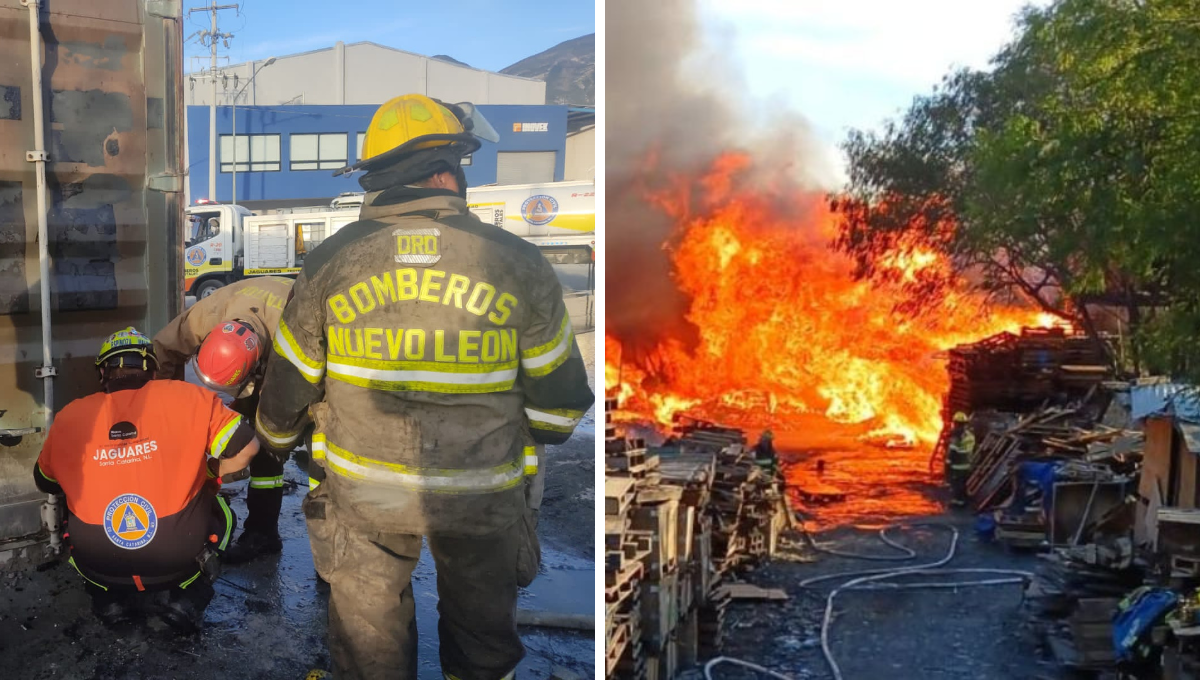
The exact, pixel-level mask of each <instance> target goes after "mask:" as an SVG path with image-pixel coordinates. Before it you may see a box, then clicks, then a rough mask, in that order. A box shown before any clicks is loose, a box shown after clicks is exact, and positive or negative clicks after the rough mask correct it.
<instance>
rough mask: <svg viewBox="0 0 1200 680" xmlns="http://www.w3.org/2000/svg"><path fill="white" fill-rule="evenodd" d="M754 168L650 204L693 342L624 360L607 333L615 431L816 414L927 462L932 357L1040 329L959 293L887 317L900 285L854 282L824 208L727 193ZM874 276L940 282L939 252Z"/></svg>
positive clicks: (938, 379)
mask: <svg viewBox="0 0 1200 680" xmlns="http://www.w3.org/2000/svg"><path fill="white" fill-rule="evenodd" d="M749 165H750V161H749V159H748V158H746V157H745V156H742V155H736V154H729V155H725V156H723V157H721V158H720V159H719V160H718V161H717V162H716V163H715V165H714V166H713V168H712V169H711V170H710V171H709V172H708V173H707V174H706V175H705V176H703V177H700V178H691V180H690V181H689V178H683V181H682V182H680V183H679V187H678V188H677V189H676V190H673V191H671V192H662V193H658V194H655V195H652V196H649V197H648V198H649V202H650V203H651V204H652V205H654V206H656V207H657V208H658V209H659V210H662V211H664V212H665V213H666V214H667V215H669V216H670V217H671V218H672V219H673V220H675V223H676V225H677V232H676V239H675V242H674V244H673V245H672V246H671V247H670V250H671V257H672V259H673V264H674V277H675V281H676V284H677V286H678V287H679V289H680V290H681V291H683V292H684V293H685V294H686V295H687V296H688V298H689V299H690V309H689V310H688V312H687V320H688V321H689V322H690V323H691V324H693V325H694V326H695V327H696V328H697V329H698V336H699V341H698V344H696V346H694V347H692V348H687V347H685V346H684V344H683V343H682V342H680V341H677V340H668V341H665V342H662V343H660V344H659V345H658V346H657V347H656V348H655V350H654V351H653V352H651V353H650V354H649V355H648V356H646V355H639V359H638V360H637V361H633V360H632V359H628V358H625V357H623V356H622V346H621V345H622V343H621V341H620V339H619V338H615V337H611V336H610V337H606V338H605V348H606V349H605V352H606V357H607V358H606V366H605V387H606V388H607V391H608V392H609V394H610V396H616V397H617V398H619V399H620V401H621V413H619V414H618V419H621V418H622V417H623V418H625V419H634V418H638V419H646V420H653V421H655V422H657V423H659V424H662V425H669V424H670V422H671V419H672V417H673V416H674V415H675V414H677V413H680V412H683V411H687V412H689V413H690V414H693V415H697V416H700V417H709V418H716V419H721V420H725V421H732V422H736V423H739V424H742V425H746V426H751V427H753V426H758V425H771V426H773V427H776V428H777V429H787V428H788V427H789V423H793V422H794V423H799V422H802V421H803V422H805V423H809V422H811V419H812V417H813V416H814V415H817V416H821V417H822V418H823V419H825V420H826V421H832V422H835V423H841V424H849V425H853V426H855V427H856V428H857V429H856V436H858V437H859V438H860V439H865V440H870V441H873V442H875V443H878V444H881V445H887V446H898V445H902V446H909V447H911V446H919V447H921V448H924V449H925V450H929V447H931V446H932V445H933V444H934V443H935V441H936V439H937V437H938V434H939V431H940V429H941V417H940V409H941V400H942V395H943V393H944V392H945V391H946V389H947V387H948V384H949V379H948V376H947V373H946V370H945V365H944V356H943V355H941V354H940V352H942V351H943V350H946V349H948V348H950V347H953V346H955V345H958V344H961V343H964V342H972V341H975V340H978V339H980V338H983V337H986V336H988V335H991V334H994V333H997V332H1000V331H1006V330H1007V331H1017V330H1019V328H1020V327H1022V326H1030V325H1045V322H1046V321H1047V320H1046V319H1044V318H1040V317H1039V315H1038V314H1036V313H1034V312H1031V311H1029V310H1015V309H996V308H994V307H988V306H986V305H985V304H984V299H983V296H982V295H979V294H975V293H972V292H969V291H968V290H967V288H966V286H965V285H964V286H961V287H959V288H958V289H956V290H950V291H947V292H946V293H945V294H944V295H943V296H940V299H937V300H932V301H930V303H929V308H928V309H925V310H923V311H922V312H921V313H919V314H917V315H900V314H898V313H896V312H895V309H896V306H897V304H898V303H899V302H901V301H902V300H903V299H904V298H903V295H904V294H903V292H902V291H901V289H900V287H899V285H879V284H872V283H869V282H863V281H856V280H855V279H854V278H853V276H852V265H851V262H850V260H849V259H848V258H847V257H845V256H843V255H841V254H840V253H838V252H836V251H834V250H833V249H832V248H831V246H830V241H831V239H832V237H833V235H834V233H835V230H836V224H835V221H834V218H833V216H832V215H831V214H830V213H829V212H828V208H827V207H826V205H827V204H826V202H825V201H824V200H823V197H821V196H819V195H816V194H810V195H795V196H793V197H790V199H787V198H786V197H785V199H784V200H781V197H780V196H779V195H778V194H777V193H775V192H767V191H765V190H764V192H763V193H762V194H761V195H755V194H747V193H746V192H745V191H744V190H743V191H736V190H735V189H734V188H733V187H734V184H735V183H737V180H738V179H739V174H740V173H742V172H744V171H746V170H747V169H748V167H749ZM691 187H694V188H695V189H696V190H697V191H699V192H700V193H699V194H695V195H693V194H692V192H691V191H689V188H691ZM697 205H699V206H700V207H699V208H697V207H696V206H697ZM884 266H887V267H892V268H895V270H896V273H897V274H899V276H898V277H896V278H898V279H899V280H900V281H901V282H903V281H905V280H910V281H911V280H913V279H914V278H915V277H917V276H922V275H926V274H933V273H936V274H939V275H944V274H946V273H948V272H949V263H948V262H947V261H946V260H945V258H944V257H943V256H942V255H940V254H938V253H936V252H933V251H931V250H927V249H921V248H918V247H914V248H910V249H908V250H906V251H905V252H899V253H894V254H892V255H891V256H890V257H889V258H888V259H886V260H885V262H884ZM647 304H654V301H653V300H648V301H647ZM801 417H802V418H801ZM806 426H807V425H806Z"/></svg>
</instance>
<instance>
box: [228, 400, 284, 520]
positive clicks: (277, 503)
mask: <svg viewBox="0 0 1200 680" xmlns="http://www.w3.org/2000/svg"><path fill="white" fill-rule="evenodd" d="M229 408H231V409H233V410H234V411H237V412H238V413H240V414H242V417H243V418H245V419H246V420H247V422H248V423H249V424H250V425H251V426H253V425H254V417H255V415H257V412H258V394H254V395H251V396H249V397H245V398H243V399H235V400H234V401H233V402H232V403H231V404H229ZM286 462H287V456H284V457H283V459H282V460H280V459H277V458H275V456H272V455H269V454H267V453H266V452H263V453H260V454H259V455H257V456H255V457H254V459H253V460H251V461H250V488H249V489H248V490H247V491H246V523H245V524H243V525H242V530H243V531H251V532H253V531H257V532H261V533H264V534H277V533H279V509H280V508H282V507H283V464H284V463H286Z"/></svg>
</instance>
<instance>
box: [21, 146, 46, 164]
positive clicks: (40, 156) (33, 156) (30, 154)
mask: <svg viewBox="0 0 1200 680" xmlns="http://www.w3.org/2000/svg"><path fill="white" fill-rule="evenodd" d="M25 160H27V161H29V162H30V163H37V162H38V161H49V160H50V156H49V155H48V154H47V153H46V152H45V151H42V150H41V149H38V150H35V151H26V152H25Z"/></svg>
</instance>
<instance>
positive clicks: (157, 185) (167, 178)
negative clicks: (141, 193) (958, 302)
mask: <svg viewBox="0 0 1200 680" xmlns="http://www.w3.org/2000/svg"><path fill="white" fill-rule="evenodd" d="M146 186H147V187H148V188H149V189H150V190H152V191H161V192H163V193H164V194H177V193H180V192H181V191H183V177H182V176H180V175H177V174H173V173H162V174H159V175H151V176H150V177H149V178H148V179H147V180H146Z"/></svg>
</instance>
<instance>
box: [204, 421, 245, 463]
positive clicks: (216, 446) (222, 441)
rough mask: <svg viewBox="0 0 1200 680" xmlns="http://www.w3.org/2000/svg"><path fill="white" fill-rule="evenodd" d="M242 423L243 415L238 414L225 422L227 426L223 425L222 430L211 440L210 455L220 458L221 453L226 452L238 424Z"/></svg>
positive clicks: (209, 445)
mask: <svg viewBox="0 0 1200 680" xmlns="http://www.w3.org/2000/svg"><path fill="white" fill-rule="evenodd" d="M241 424H242V417H241V416H237V417H235V418H234V419H233V420H231V421H229V422H228V423H225V427H222V428H221V431H220V432H218V433H217V436H215V437H213V440H212V441H211V442H209V444H208V455H210V456H212V457H213V458H220V457H221V454H222V453H225V446H226V445H227V444H228V443H229V440H230V439H231V438H232V437H233V433H234V431H235V430H237V428H238V425H241Z"/></svg>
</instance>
